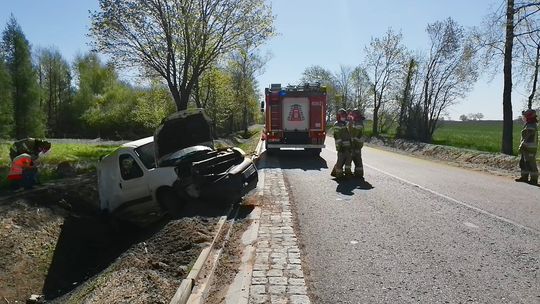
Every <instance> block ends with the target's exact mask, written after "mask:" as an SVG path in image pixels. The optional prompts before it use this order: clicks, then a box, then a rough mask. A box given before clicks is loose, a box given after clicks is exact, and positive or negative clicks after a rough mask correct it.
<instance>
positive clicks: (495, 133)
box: [433, 120, 523, 154]
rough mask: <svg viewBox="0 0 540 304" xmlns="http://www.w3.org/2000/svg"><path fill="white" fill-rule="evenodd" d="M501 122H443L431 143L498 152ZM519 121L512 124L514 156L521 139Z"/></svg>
mask: <svg viewBox="0 0 540 304" xmlns="http://www.w3.org/2000/svg"><path fill="white" fill-rule="evenodd" d="M502 123H503V122H502V121H493V120H486V121H464V122H462V121H443V122H441V124H440V127H439V128H438V129H437V130H436V131H435V134H434V135H433V143H434V144H439V145H446V146H454V147H460V148H468V149H474V150H480V151H488V152H500V151H501V142H502ZM522 127H523V123H522V122H521V121H515V122H514V137H513V140H514V144H513V147H514V154H517V148H518V146H519V141H520V137H521V128H522Z"/></svg>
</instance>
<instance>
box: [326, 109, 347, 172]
mask: <svg viewBox="0 0 540 304" xmlns="http://www.w3.org/2000/svg"><path fill="white" fill-rule="evenodd" d="M346 115H347V113H346V112H345V111H344V110H340V111H339V113H338V121H336V123H335V124H334V140H335V142H336V151H337V162H336V165H335V166H334V169H333V170H332V173H331V175H332V176H334V177H342V176H343V175H344V173H343V166H345V174H347V173H350V172H351V164H350V163H349V164H346V162H347V160H348V159H349V158H350V153H351V136H350V134H349V129H348V127H347V120H346Z"/></svg>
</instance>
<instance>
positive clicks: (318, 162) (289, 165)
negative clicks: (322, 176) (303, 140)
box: [258, 150, 328, 171]
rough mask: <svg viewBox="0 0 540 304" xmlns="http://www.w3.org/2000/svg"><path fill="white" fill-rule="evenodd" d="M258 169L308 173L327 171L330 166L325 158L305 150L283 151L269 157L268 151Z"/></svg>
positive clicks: (263, 154) (262, 156)
mask: <svg viewBox="0 0 540 304" xmlns="http://www.w3.org/2000/svg"><path fill="white" fill-rule="evenodd" d="M258 167H259V168H260V169H272V168H281V169H301V170H304V171H308V170H321V169H327V168H328V165H327V164H326V160H325V159H324V158H322V157H320V156H314V155H312V154H311V153H309V152H306V151H303V150H281V151H276V152H274V154H272V155H268V154H267V153H266V151H265V152H263V153H262V155H261V159H260V161H259V164H258Z"/></svg>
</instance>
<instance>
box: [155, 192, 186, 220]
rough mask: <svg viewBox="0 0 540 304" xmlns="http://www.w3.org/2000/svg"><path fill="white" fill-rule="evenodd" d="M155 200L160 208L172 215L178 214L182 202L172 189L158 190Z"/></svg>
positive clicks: (176, 215)
mask: <svg viewBox="0 0 540 304" xmlns="http://www.w3.org/2000/svg"><path fill="white" fill-rule="evenodd" d="M157 200H158V203H159V206H160V207H161V209H163V210H164V211H166V212H167V213H169V215H170V216H172V217H175V218H176V217H178V216H180V214H181V212H182V204H181V201H180V198H179V197H178V195H176V193H174V191H173V190H172V189H163V190H160V191H159V192H158V195H157Z"/></svg>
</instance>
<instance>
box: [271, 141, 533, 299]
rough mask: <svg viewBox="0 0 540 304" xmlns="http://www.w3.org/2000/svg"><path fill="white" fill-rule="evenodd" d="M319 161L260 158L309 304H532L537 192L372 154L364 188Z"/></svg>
mask: <svg viewBox="0 0 540 304" xmlns="http://www.w3.org/2000/svg"><path fill="white" fill-rule="evenodd" d="M327 146H328V147H329V148H326V149H324V150H323V152H322V154H321V157H320V158H313V157H310V156H308V155H306V154H305V153H303V152H301V151H282V152H281V153H280V154H279V155H278V156H274V157H266V159H265V160H264V161H263V162H262V164H263V166H265V167H278V168H282V169H283V172H284V176H285V179H286V182H287V183H288V185H289V187H290V191H291V193H290V195H291V197H292V198H293V206H294V208H295V209H296V213H297V219H298V228H299V231H298V233H299V238H300V242H301V245H302V254H303V257H302V259H303V262H304V271H305V272H306V273H307V274H308V275H307V278H306V279H307V281H308V291H309V293H310V295H311V296H312V299H313V301H314V303H355V304H356V303H536V304H537V303H540V188H534V187H532V186H530V185H527V184H521V183H515V182H514V181H513V180H512V179H510V178H508V177H499V176H492V175H489V174H486V173H482V172H477V171H471V170H465V169H461V168H456V167H452V166H448V165H445V164H442V163H437V162H431V161H426V160H421V159H417V158H412V157H408V156H404V155H401V154H395V153H390V152H387V151H382V150H377V149H373V148H368V147H366V148H364V149H363V154H364V155H363V159H364V166H365V171H366V173H365V176H366V181H365V182H363V183H362V182H359V181H357V180H349V181H345V182H341V183H338V182H336V181H335V180H333V179H332V178H331V176H330V170H331V168H332V166H333V165H334V163H335V161H336V154H335V151H334V149H333V147H334V143H333V140H332V139H331V138H328V140H327Z"/></svg>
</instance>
